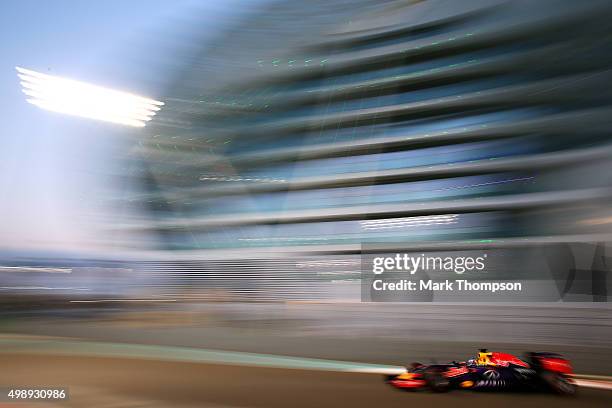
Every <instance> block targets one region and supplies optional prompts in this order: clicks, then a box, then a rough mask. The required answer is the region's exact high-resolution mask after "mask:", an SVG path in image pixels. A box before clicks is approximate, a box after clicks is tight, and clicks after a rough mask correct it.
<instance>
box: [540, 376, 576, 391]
mask: <svg viewBox="0 0 612 408" xmlns="http://www.w3.org/2000/svg"><path fill="white" fill-rule="evenodd" d="M541 377H542V380H543V381H544V383H545V384H546V386H547V387H548V389H550V390H551V391H552V392H554V393H555V394H557V395H565V396H573V395H576V384H574V382H573V381H571V380H570V379H569V378H568V377H567V376H566V375H563V374H560V373H553V372H549V371H546V372H543V373H542V374H541Z"/></svg>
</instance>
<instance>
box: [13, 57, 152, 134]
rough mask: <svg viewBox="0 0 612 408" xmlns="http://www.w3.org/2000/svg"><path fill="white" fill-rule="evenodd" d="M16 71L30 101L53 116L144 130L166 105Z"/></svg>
mask: <svg viewBox="0 0 612 408" xmlns="http://www.w3.org/2000/svg"><path fill="white" fill-rule="evenodd" d="M15 68H16V69H17V75H18V76H19V78H20V79H21V85H22V86H23V93H25V94H26V95H27V96H28V99H27V101H28V102H30V103H31V104H34V105H36V106H38V107H41V108H43V109H47V110H50V111H54V112H60V113H65V114H68V115H75V116H80V117H83V118H90V119H97V120H103V121H106V122H112V123H119V124H122V125H128V126H136V127H143V126H144V125H145V124H146V122H148V121H149V120H151V119H152V118H153V116H155V114H156V113H157V111H158V110H160V109H161V106H162V105H163V104H164V103H163V102H160V101H156V100H153V99H148V98H143V97H142V96H138V95H134V94H130V93H127V92H121V91H115V90H113V89H108V88H103V87H100V86H96V85H91V84H88V83H85V82H79V81H73V80H71V79H66V78H61V77H57V76H53V75H47V74H42V73H40V72H36V71H32V70H29V69H25V68H21V67H15Z"/></svg>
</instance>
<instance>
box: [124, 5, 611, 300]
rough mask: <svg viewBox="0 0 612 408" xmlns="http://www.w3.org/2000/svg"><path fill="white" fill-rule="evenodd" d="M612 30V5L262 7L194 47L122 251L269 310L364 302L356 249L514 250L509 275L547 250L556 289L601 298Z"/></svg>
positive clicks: (149, 141)
mask: <svg viewBox="0 0 612 408" xmlns="http://www.w3.org/2000/svg"><path fill="white" fill-rule="evenodd" d="M610 17H612V6H611V5H610V4H609V3H608V2H604V1H601V2H599V1H591V2H567V1H552V0H551V1H540V2H530V1H479V0H469V1H461V2H457V1H452V0H427V1H388V2H374V1H357V2H354V1H351V2H348V1H343V0H334V1H312V2H298V1H292V0H286V1H280V2H273V3H271V4H267V5H265V6H262V9H261V10H260V11H258V12H257V13H254V14H251V15H249V16H247V17H245V18H244V19H243V20H242V22H241V23H240V24H237V25H236V26H234V27H232V28H231V29H230V30H228V31H227V32H225V33H223V34H222V35H220V36H219V38H218V39H217V40H216V41H214V42H213V44H212V45H210V46H207V47H203V49H200V48H198V47H197V46H194V49H195V51H194V53H193V59H192V60H190V61H186V62H185V64H184V65H185V68H184V69H181V70H179V72H177V75H176V81H175V83H174V85H173V87H172V88H171V89H169V90H168V96H167V98H165V99H164V101H165V102H166V106H165V108H164V110H162V111H161V112H160V114H159V115H158V117H157V118H156V120H155V121H154V122H152V123H151V125H150V126H148V127H147V131H146V133H145V134H144V136H142V137H141V138H140V139H139V140H138V142H137V145H135V146H134V148H133V151H132V152H131V154H132V156H133V157H134V159H135V160H139V161H140V162H141V163H142V171H141V174H142V183H141V185H142V191H140V192H138V193H137V194H134V195H132V196H130V197H129V200H128V201H129V203H130V205H139V206H141V207H142V208H144V209H146V212H147V214H148V217H147V218H146V219H143V220H138V222H133V223H131V224H129V225H128V229H129V230H130V231H131V232H132V233H133V234H134V235H133V236H134V237H137V238H135V239H134V240H132V241H131V242H129V243H128V245H133V246H135V247H144V248H149V249H155V250H157V251H158V253H160V254H162V255H160V256H161V258H159V261H151V262H148V263H144V264H143V267H144V269H145V270H146V271H148V273H150V274H151V276H153V277H155V279H154V281H155V283H152V285H159V286H161V287H168V286H172V287H175V288H176V287H178V288H179V289H180V290H189V291H196V292H197V291H198V290H199V288H201V289H202V290H213V291H221V292H225V291H227V292H228V293H230V292H231V293H232V294H233V295H236V296H241V297H249V296H252V297H256V298H268V297H269V298H273V299H277V298H300V299H301V298H354V297H355V295H356V296H357V297H358V296H359V285H358V281H359V272H360V267H359V254H360V252H361V250H362V248H363V246H364V245H366V246H368V245H374V246H376V247H377V248H379V249H380V250H383V249H384V250H387V251H404V252H405V251H432V250H442V249H443V250H462V249H474V248H496V249H503V248H526V250H525V251H523V250H522V249H521V250H520V251H518V250H517V251H518V252H515V253H513V254H515V255H516V259H515V261H517V262H520V263H523V262H526V259H532V258H533V257H537V256H539V255H542V254H544V255H543V256H540V259H539V261H538V262H539V263H538V264H537V265H536V264H534V266H533V268H537V269H541V268H548V270H549V272H550V273H551V274H552V275H553V279H556V278H559V282H560V283H558V285H557V286H558V288H559V291H560V292H562V295H566V294H572V293H573V295H575V296H574V298H575V299H576V300H589V299H595V300H606V299H607V290H606V286H609V285H610V282H609V281H610V280H608V281H606V276H607V274H608V272H607V268H606V266H605V263H606V259H607V257H606V249H607V245H606V243H607V242H609V241H610V233H611V232H612V231H611V228H610V226H611V225H612V211H610V208H609V207H610V206H609V202H610V196H611V193H612V190H611V187H612V185H611V180H610V174H612V173H611V172H610V170H611V169H612V163H611V161H610V157H611V155H610V153H611V152H612V145H610V142H609V138H610V136H609V130H610V128H611V125H612V115H611V114H612V107H611V103H612V91H611V90H610V88H609V87H608V86H607V84H608V83H610V81H611V80H612V71H611V70H610V68H611V67H612V53H610V52H609V51H610V45H609V44H610V43H611V42H610V40H611V39H612V38H611V37H612V30H611V28H612V27H611V25H612V19H611V18H610ZM145 237H147V238H145ZM536 246H537V250H535V251H539V252H533V251H534V247H536ZM530 251H531V252H530ZM164 254H165V255H164ZM537 254H539V255H537ZM560 271H561V272H560ZM581 273H582V275H580V274H581ZM584 274H588V279H586V280H585V282H584V285H586V286H585V287H582V288H576V287H574V288H573V289H572V288H571V286H573V285H574V282H578V281H579V280H580V279H578V278H576V276H579V275H580V276H586V275H584ZM568 282H569V283H568ZM568 285H569V286H568ZM574 286H575V285H574Z"/></svg>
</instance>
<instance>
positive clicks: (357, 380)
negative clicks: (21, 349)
mask: <svg viewBox="0 0 612 408" xmlns="http://www.w3.org/2000/svg"><path fill="white" fill-rule="evenodd" d="M0 359H1V361H2V364H1V372H0V385H1V386H9V385H10V386H47V387H50V386H57V387H68V388H69V392H70V400H69V401H64V402H61V403H54V404H41V403H30V404H22V405H16V404H4V405H1V404H0V406H6V407H11V406H35V407H41V408H42V407H43V406H66V407H92V408H96V407H100V408H102V407H104V408H109V407H150V408H156V407H216V408H219V407H283V408H285V407H400V406H401V407H406V406H408V405H413V406H416V405H415V404H418V405H419V406H423V407H438V406H460V407H463V406H466V407H467V406H472V407H473V406H487V407H491V406H496V407H506V406H507V407H519V406H520V407H538V408H542V407H547V406H550V407H553V406H554V407H559V408H563V407H578V406H581V407H609V406H610V403H611V401H612V394H611V393H610V391H603V390H594V389H581V390H580V392H579V394H578V395H577V396H576V397H573V398H563V397H558V396H554V395H548V394H519V393H505V394H502V393H491V392H489V393H477V392H468V391H454V392H450V393H448V394H429V393H421V392H419V393H412V392H402V391H398V390H395V389H392V388H390V387H389V386H387V385H385V384H384V383H383V381H382V376H381V375H378V374H361V373H348V372H344V373H343V372H331V371H311V370H303V369H300V370H297V369H281V368H264V367H241V366H233V365H215V364H205V363H188V362H172V361H152V360H144V359H133V358H110V357H104V358H102V357H85V356H52V355H44V354H21V353H17V354H4V353H0Z"/></svg>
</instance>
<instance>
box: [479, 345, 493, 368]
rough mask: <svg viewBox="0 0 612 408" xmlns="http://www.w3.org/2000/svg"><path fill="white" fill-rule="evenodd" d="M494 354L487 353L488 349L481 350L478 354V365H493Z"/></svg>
mask: <svg viewBox="0 0 612 408" xmlns="http://www.w3.org/2000/svg"><path fill="white" fill-rule="evenodd" d="M492 355H493V353H490V352H488V351H487V349H481V350H480V351H479V352H478V356H477V357H476V365H485V366H486V365H493V364H494V363H493V361H491V356H492Z"/></svg>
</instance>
